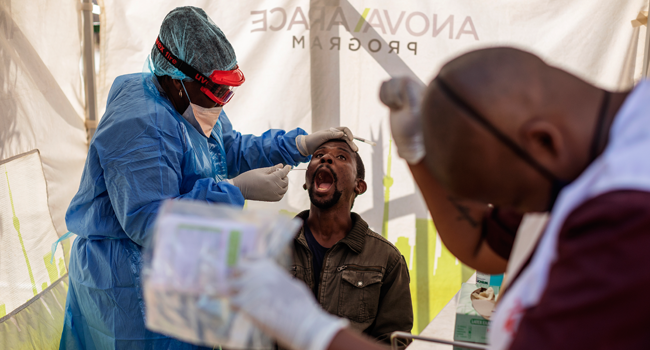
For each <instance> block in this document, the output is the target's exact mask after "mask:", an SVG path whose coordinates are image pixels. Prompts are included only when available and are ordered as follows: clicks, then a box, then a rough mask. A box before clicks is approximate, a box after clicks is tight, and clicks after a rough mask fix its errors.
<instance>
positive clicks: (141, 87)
mask: <svg viewBox="0 0 650 350" xmlns="http://www.w3.org/2000/svg"><path fill="white" fill-rule="evenodd" d="M149 66H150V71H151V72H150V73H138V74H130V75H123V76H120V77H118V78H117V79H115V82H114V83H113V86H112V87H111V90H110V93H109V96H108V102H107V105H106V113H105V114H104V116H103V117H102V119H101V122H100V123H99V126H98V128H97V132H96V133H95V135H94V137H93V139H92V141H91V143H90V147H89V150H88V158H87V160H86V165H85V168H84V171H83V175H82V178H81V184H80V186H79V191H78V192H77V194H76V196H75V197H74V198H73V200H72V202H71V203H70V207H69V208H68V212H67V214H66V223H67V226H68V229H69V230H70V231H71V232H74V233H76V234H77V235H78V237H77V238H76V239H75V241H74V244H73V245H72V251H71V253H70V254H71V257H70V270H69V277H70V286H69V289H68V299H67V303H66V314H65V324H64V329H63V335H62V339H61V344H60V347H61V348H62V349H196V348H199V347H197V346H195V345H191V344H187V343H183V342H181V341H179V340H176V339H173V338H169V337H167V336H165V335H162V334H158V333H154V332H151V331H149V330H147V329H146V328H145V322H144V315H145V309H144V308H145V305H144V303H143V299H142V290H141V283H140V282H141V281H140V269H141V263H142V261H141V250H142V246H143V244H144V243H145V241H146V240H147V235H148V234H150V229H151V227H152V223H153V221H154V219H155V217H156V213H157V212H158V208H159V206H160V204H161V203H162V201H163V200H165V199H169V198H175V199H179V200H184V199H188V200H200V201H205V202H209V203H229V204H232V205H236V206H243V204H244V200H245V199H249V200H260V201H278V200H280V199H281V198H282V196H283V195H284V193H285V192H286V191H287V186H288V178H287V174H288V172H289V171H290V169H291V167H290V166H292V165H297V164H298V163H300V162H306V161H308V160H309V157H310V154H311V153H312V152H313V151H314V150H315V148H316V147H317V146H319V145H320V144H321V143H323V142H325V141H327V140H329V139H334V138H344V139H346V140H347V141H348V142H349V143H350V144H351V146H353V147H354V148H356V146H354V143H353V142H352V133H351V132H350V130H349V129H347V128H345V127H339V128H331V129H329V130H324V131H319V132H315V133H313V134H310V135H307V133H306V132H305V131H304V130H302V129H294V130H292V131H289V132H285V131H283V130H275V129H273V130H269V131H267V132H265V133H264V134H262V136H253V135H242V134H240V133H239V132H237V131H235V130H233V128H232V125H231V123H230V120H229V119H228V116H226V113H225V112H224V111H223V106H224V105H225V104H226V103H227V102H228V101H229V100H230V98H232V96H233V92H234V89H235V88H236V87H237V86H239V85H241V84H242V83H243V82H244V75H243V73H242V71H241V70H240V69H239V68H238V66H237V59H236V57H235V52H234V50H233V48H232V46H231V45H230V43H229V42H228V39H226V37H225V36H224V34H223V32H222V31H221V30H220V29H219V28H218V27H217V26H216V25H215V24H214V23H213V22H212V20H210V18H209V17H208V16H207V14H206V13H205V12H204V11H203V10H201V9H199V8H195V7H179V8H176V9H174V10H173V11H171V12H170V13H169V14H168V15H167V16H166V17H165V19H164V20H163V23H162V26H161V28H160V32H159V36H158V38H157V40H156V43H155V44H154V46H153V48H152V50H151V55H150V61H149Z"/></svg>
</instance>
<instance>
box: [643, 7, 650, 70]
mask: <svg viewBox="0 0 650 350" xmlns="http://www.w3.org/2000/svg"><path fill="white" fill-rule="evenodd" d="M648 11H650V0H649V1H648ZM648 19H649V20H648V21H647V22H646V24H645V50H644V53H643V70H642V73H641V77H643V78H648V77H650V72H649V71H648V69H649V67H648V66H650V17H649V18H648Z"/></svg>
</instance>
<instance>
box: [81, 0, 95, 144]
mask: <svg viewBox="0 0 650 350" xmlns="http://www.w3.org/2000/svg"><path fill="white" fill-rule="evenodd" d="M81 10H82V14H83V62H84V78H85V84H84V86H85V87H86V130H87V131H88V142H89V143H90V140H92V137H93V135H94V134H95V129H96V128H97V94H96V90H95V50H94V42H93V3H92V0H82V3H81Z"/></svg>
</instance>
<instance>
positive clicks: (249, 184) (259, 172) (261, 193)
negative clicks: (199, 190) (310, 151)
mask: <svg viewBox="0 0 650 350" xmlns="http://www.w3.org/2000/svg"><path fill="white" fill-rule="evenodd" d="M289 171H291V166H290V165H285V166H283V165H282V164H277V165H274V166H271V167H268V168H259V169H253V170H249V171H247V172H245V173H242V174H240V175H239V176H237V177H235V178H234V179H229V180H226V181H227V182H229V183H230V184H231V185H234V186H237V187H239V190H240V191H241V194H242V195H243V196H244V198H245V199H250V200H254V201H266V202H277V201H279V200H280V199H282V197H283V196H284V194H285V193H286V192H287V188H289V178H288V177H287V174H289Z"/></svg>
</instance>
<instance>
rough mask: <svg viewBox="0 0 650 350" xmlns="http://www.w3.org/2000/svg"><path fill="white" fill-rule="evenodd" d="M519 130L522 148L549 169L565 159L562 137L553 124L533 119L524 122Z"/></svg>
mask: <svg viewBox="0 0 650 350" xmlns="http://www.w3.org/2000/svg"><path fill="white" fill-rule="evenodd" d="M520 130H521V132H522V134H523V135H522V136H523V146H524V149H525V150H526V151H528V153H529V154H530V155H531V156H532V157H533V158H534V159H535V160H537V161H538V162H539V163H540V164H542V165H544V166H547V167H548V168H549V170H552V169H553V168H556V167H557V166H558V165H559V164H558V163H564V162H566V161H567V158H568V155H567V154H566V149H565V142H564V139H563V138H562V134H561V133H560V131H559V130H558V128H557V127H556V126H555V125H554V124H552V123H550V122H549V121H547V120H542V119H535V120H530V121H528V122H526V123H525V124H524V125H523V126H522V128H521V129H520Z"/></svg>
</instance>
